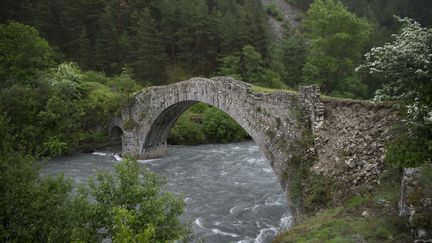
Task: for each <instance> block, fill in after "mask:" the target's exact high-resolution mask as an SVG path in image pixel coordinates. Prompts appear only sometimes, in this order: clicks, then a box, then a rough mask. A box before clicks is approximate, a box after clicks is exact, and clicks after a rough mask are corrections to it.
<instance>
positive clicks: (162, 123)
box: [141, 100, 258, 159]
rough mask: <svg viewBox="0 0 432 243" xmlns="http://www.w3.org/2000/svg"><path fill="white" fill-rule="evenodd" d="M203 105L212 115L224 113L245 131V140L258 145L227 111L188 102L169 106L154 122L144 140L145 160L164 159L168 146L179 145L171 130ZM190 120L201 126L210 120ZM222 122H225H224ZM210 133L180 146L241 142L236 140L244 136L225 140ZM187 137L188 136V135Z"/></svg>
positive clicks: (184, 142) (233, 136)
mask: <svg viewBox="0 0 432 243" xmlns="http://www.w3.org/2000/svg"><path fill="white" fill-rule="evenodd" d="M201 105H202V106H206V107H208V109H209V112H211V113H212V114H214V113H217V112H219V111H220V113H223V115H225V116H226V118H228V119H226V120H227V121H228V123H229V120H232V123H234V124H236V125H238V127H239V130H241V131H243V133H244V138H245V139H244V140H246V139H252V140H254V141H255V142H256V143H257V144H258V142H257V141H256V140H255V139H254V137H253V135H252V134H251V132H250V131H248V129H247V127H245V126H243V125H242V124H241V123H240V122H239V121H238V119H236V118H235V117H233V116H231V115H230V114H229V113H227V112H226V111H224V110H222V109H220V108H219V107H216V106H213V105H210V104H208V103H204V102H199V101H193V100H188V101H181V102H178V103H176V104H174V105H171V106H169V107H168V108H166V109H165V110H163V111H162V112H161V113H160V114H159V115H158V116H157V118H156V119H155V120H154V121H153V123H152V125H151V127H150V129H149V131H148V132H147V135H146V137H145V139H144V143H143V146H142V151H141V154H142V155H143V157H144V159H152V158H157V157H162V156H164V155H165V154H166V151H167V145H168V144H179V141H178V139H177V140H176V139H175V138H173V135H172V134H171V130H172V128H173V126H174V125H175V124H176V123H177V121H179V118H181V117H182V115H183V114H185V112H186V111H187V110H189V109H191V108H192V107H197V106H201ZM192 109H194V108H192ZM198 109H199V108H198ZM216 110H217V112H214V111H216ZM212 114H210V115H212ZM190 119H193V120H195V121H194V122H195V123H198V124H200V123H203V122H205V121H204V119H208V118H207V117H206V118H204V117H198V116H195V117H191V118H190ZM213 122H214V121H213ZM216 122H218V121H216ZM222 122H224V121H222ZM225 122H226V121H225ZM186 125H187V124H186ZM201 125H202V124H201ZM207 127H208V126H207ZM180 129H182V128H180ZM177 130H178V129H177ZM207 130H208V129H207ZM206 132H209V131H206ZM210 133H211V132H209V133H206V134H205V135H204V136H205V137H202V135H201V134H199V135H201V136H200V137H199V138H193V139H196V140H197V141H192V142H188V141H184V140H183V141H180V144H189V145H190V144H201V143H228V142H239V141H241V140H240V139H236V138H238V137H241V136H242V135H239V134H231V135H232V136H231V137H230V138H227V139H224V138H220V137H216V136H217V135H218V134H210ZM215 133H217V132H215ZM190 135H191V136H193V134H190ZM186 136H187V134H186ZM212 136H215V137H214V138H212Z"/></svg>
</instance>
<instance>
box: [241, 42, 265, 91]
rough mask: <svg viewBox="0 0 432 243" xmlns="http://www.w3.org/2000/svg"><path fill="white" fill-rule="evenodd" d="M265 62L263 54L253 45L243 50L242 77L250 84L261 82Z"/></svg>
mask: <svg viewBox="0 0 432 243" xmlns="http://www.w3.org/2000/svg"><path fill="white" fill-rule="evenodd" d="M262 65H263V61H262V58H261V54H260V53H259V52H257V51H256V50H255V48H254V47H253V46H251V45H247V46H244V47H243V49H242V76H243V78H244V79H245V80H246V81H247V82H250V83H257V82H260V75H261V73H262V72H263V67H262Z"/></svg>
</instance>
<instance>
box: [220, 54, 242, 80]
mask: <svg viewBox="0 0 432 243" xmlns="http://www.w3.org/2000/svg"><path fill="white" fill-rule="evenodd" d="M240 73H241V72H240V57H238V56H234V55H229V56H226V57H224V58H223V59H222V66H221V67H220V68H219V72H218V74H219V75H223V76H230V77H233V78H235V79H237V80H241V75H240Z"/></svg>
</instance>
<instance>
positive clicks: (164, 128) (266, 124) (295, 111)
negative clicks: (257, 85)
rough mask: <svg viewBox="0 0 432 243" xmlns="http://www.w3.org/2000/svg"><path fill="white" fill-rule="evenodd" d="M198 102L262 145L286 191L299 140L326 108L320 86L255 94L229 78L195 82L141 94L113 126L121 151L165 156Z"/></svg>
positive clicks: (172, 85) (250, 87)
mask: <svg viewBox="0 0 432 243" xmlns="http://www.w3.org/2000/svg"><path fill="white" fill-rule="evenodd" d="M197 102H203V103H207V104H210V105H212V106H215V107H217V108H219V109H220V110H222V111H224V112H225V113H227V114H228V115H229V116H231V117H232V118H233V119H234V120H235V121H236V122H237V123H238V124H240V126H242V127H243V128H244V129H245V131H246V132H247V133H248V134H249V135H250V136H251V137H252V139H253V140H254V141H255V142H256V143H257V144H258V146H259V148H260V150H261V151H262V152H263V153H264V155H265V156H266V158H267V160H268V161H269V163H270V165H271V167H272V168H273V170H274V172H275V174H276V175H277V177H278V178H279V181H280V182H281V184H282V186H283V187H284V188H285V187H286V184H287V183H286V182H287V179H288V176H287V175H286V172H285V169H284V168H285V167H286V165H285V163H286V161H287V160H289V159H290V158H292V157H293V156H295V155H296V154H297V153H298V151H299V150H300V149H301V148H299V146H298V140H299V139H300V138H301V137H302V134H303V132H304V130H305V129H306V128H309V127H310V126H311V125H313V126H319V124H320V122H321V119H322V104H321V102H320V100H319V90H318V88H317V87H314V86H311V87H303V88H301V89H300V92H299V93H296V92H292V93H291V92H275V93H259V92H254V91H253V89H252V86H251V85H250V84H248V83H245V82H241V81H237V80H234V79H231V78H227V77H217V78H212V79H206V78H193V79H190V80H188V81H183V82H179V83H175V84H171V85H166V86H157V87H150V88H149V89H147V90H145V91H142V92H140V93H138V94H137V95H136V96H135V97H134V100H133V102H132V103H131V104H130V106H128V107H124V108H123V110H122V116H121V118H120V119H115V121H114V123H113V126H117V127H120V128H122V130H123V135H122V149H123V153H124V154H129V155H132V156H134V157H137V158H140V159H152V158H157V157H162V156H164V155H165V154H166V150H167V138H168V135H169V132H170V129H171V127H172V126H173V125H174V123H175V122H176V120H177V119H178V118H179V116H180V115H181V114H182V113H183V112H185V111H186V110H187V109H188V108H190V107H191V106H192V105H194V104H196V103H197Z"/></svg>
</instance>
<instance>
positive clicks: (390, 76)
mask: <svg viewBox="0 0 432 243" xmlns="http://www.w3.org/2000/svg"><path fill="white" fill-rule="evenodd" d="M395 18H396V19H397V20H398V21H399V22H401V23H402V24H403V27H402V29H401V31H400V33H399V34H395V35H393V37H394V41H393V42H392V43H387V44H385V45H384V46H382V47H375V48H372V50H371V51H370V52H369V53H367V54H366V55H365V57H366V62H365V64H363V65H361V66H359V67H358V68H357V70H359V69H368V70H369V72H370V73H377V74H381V75H382V76H383V77H384V78H385V79H386V80H387V81H388V82H387V84H386V85H384V87H383V88H382V89H381V90H378V91H377V92H376V95H375V98H374V100H375V101H380V100H386V99H390V100H396V101H399V102H401V103H402V104H403V105H405V107H406V109H407V110H406V112H407V116H408V117H407V118H408V121H410V122H416V123H418V122H420V123H423V124H426V125H432V29H428V28H424V27H422V26H421V25H420V24H419V23H417V22H416V21H414V20H412V19H409V18H403V19H401V18H399V17H395Z"/></svg>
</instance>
